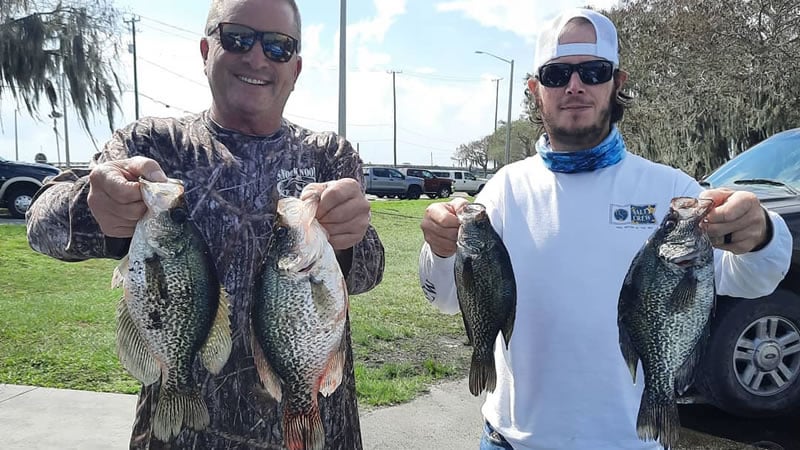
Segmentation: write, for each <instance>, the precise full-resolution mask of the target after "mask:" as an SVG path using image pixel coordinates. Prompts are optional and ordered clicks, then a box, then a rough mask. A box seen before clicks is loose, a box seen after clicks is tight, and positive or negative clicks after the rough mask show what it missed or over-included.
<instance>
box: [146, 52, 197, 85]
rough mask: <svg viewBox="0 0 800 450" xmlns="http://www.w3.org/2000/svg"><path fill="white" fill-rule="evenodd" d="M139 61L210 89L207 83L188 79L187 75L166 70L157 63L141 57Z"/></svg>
mask: <svg viewBox="0 0 800 450" xmlns="http://www.w3.org/2000/svg"><path fill="white" fill-rule="evenodd" d="M139 59H141V60H142V61H144V62H146V63H148V64H151V65H153V66H156V67H158V68H159V69H161V70H163V71H165V72H169V73H171V74H172V75H175V76H176V77H178V78H182V79H184V80H186V81H189V82H192V83H194V84H196V85H198V86H202V87H204V88H205V87H208V85H207V84H205V83H201V82H199V81H197V80H194V79H192V78H189V77H187V76H185V75H183V74H181V73H178V72H175V71H174V70H171V69H168V68H166V67H164V66H162V65H161V64H158V63H155V62H153V61H150V60H149V59H146V58H142V57H141V56H140V57H139Z"/></svg>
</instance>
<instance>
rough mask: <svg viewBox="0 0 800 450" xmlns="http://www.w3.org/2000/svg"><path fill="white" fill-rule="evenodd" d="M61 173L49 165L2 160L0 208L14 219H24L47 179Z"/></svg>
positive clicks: (0, 169) (0, 170) (0, 165)
mask: <svg viewBox="0 0 800 450" xmlns="http://www.w3.org/2000/svg"><path fill="white" fill-rule="evenodd" d="M60 172H61V171H60V170H58V169H57V168H55V167H53V166H50V165H47V164H38V163H25V162H20V161H9V160H7V159H3V158H0V208H8V212H9V213H10V214H11V216H12V217H15V218H18V219H22V218H24V217H25V211H27V210H28V206H30V204H31V199H32V198H33V194H35V193H36V191H37V190H38V189H39V187H40V186H41V185H42V184H43V183H44V181H45V179H46V178H48V177H53V176H55V175H58V174H59V173H60Z"/></svg>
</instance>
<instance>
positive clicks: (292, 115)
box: [284, 113, 392, 127]
mask: <svg viewBox="0 0 800 450" xmlns="http://www.w3.org/2000/svg"><path fill="white" fill-rule="evenodd" d="M284 115H285V116H289V117H297V118H298V119H304V120H313V121H314V122H321V123H330V124H334V125H336V122H333V121H330V120H323V119H316V118H314V117H306V116H301V115H299V114H289V113H285V114H284ZM347 126H348V127H390V126H392V125H391V124H389V123H348V124H347Z"/></svg>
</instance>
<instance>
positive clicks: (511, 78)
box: [475, 50, 514, 164]
mask: <svg viewBox="0 0 800 450" xmlns="http://www.w3.org/2000/svg"><path fill="white" fill-rule="evenodd" d="M475 53H478V54H480V55H489V56H491V57H492V58H496V59H499V60H500V61H503V62H505V63H508V64H510V65H511V74H510V75H509V77H508V119H507V120H506V164H508V163H509V162H510V161H511V104H512V101H511V98H512V95H513V92H514V60H513V59H510V60H509V59H505V58H501V57H499V56H497V55H494V54H492V53H489V52H484V51H481V50H475Z"/></svg>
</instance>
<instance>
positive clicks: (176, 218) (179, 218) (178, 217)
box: [169, 208, 189, 224]
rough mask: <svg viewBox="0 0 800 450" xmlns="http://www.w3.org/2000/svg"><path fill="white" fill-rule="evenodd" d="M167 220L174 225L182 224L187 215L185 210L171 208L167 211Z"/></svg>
mask: <svg viewBox="0 0 800 450" xmlns="http://www.w3.org/2000/svg"><path fill="white" fill-rule="evenodd" d="M169 218H170V219H172V221H173V222H175V223H178V224H182V223H184V222H186V220H187V219H188V218H189V214H188V213H187V212H186V209H185V208H173V209H171V210H169Z"/></svg>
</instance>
